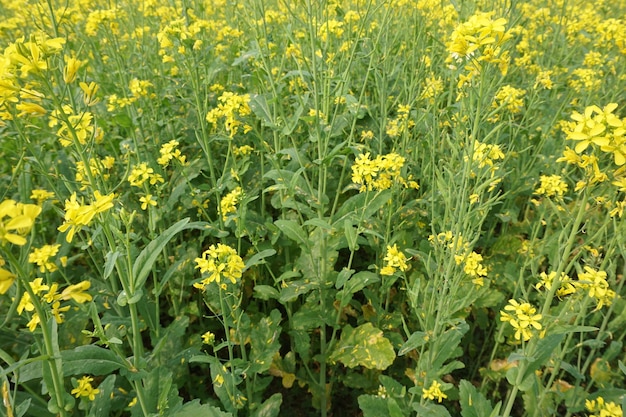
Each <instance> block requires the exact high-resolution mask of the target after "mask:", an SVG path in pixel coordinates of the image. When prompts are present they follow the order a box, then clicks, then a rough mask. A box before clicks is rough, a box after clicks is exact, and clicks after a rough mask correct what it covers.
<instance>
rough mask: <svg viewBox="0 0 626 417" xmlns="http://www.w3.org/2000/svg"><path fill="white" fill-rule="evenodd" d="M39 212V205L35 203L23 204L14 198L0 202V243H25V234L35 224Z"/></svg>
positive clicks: (21, 244) (19, 244)
mask: <svg viewBox="0 0 626 417" xmlns="http://www.w3.org/2000/svg"><path fill="white" fill-rule="evenodd" d="M39 213H41V207H40V206H37V205H35V204H23V203H18V202H16V201H15V200H4V201H3V202H2V203H0V245H5V244H6V243H12V244H14V245H18V246H23V245H25V244H26V238H25V236H26V235H27V234H28V233H29V232H30V229H31V228H32V227H33V225H34V224H35V218H37V216H39Z"/></svg>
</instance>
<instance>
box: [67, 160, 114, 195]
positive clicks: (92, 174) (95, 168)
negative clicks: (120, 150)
mask: <svg viewBox="0 0 626 417" xmlns="http://www.w3.org/2000/svg"><path fill="white" fill-rule="evenodd" d="M114 164H115V158H113V157H112V156H106V157H104V158H102V159H96V158H89V172H87V169H86V168H85V164H84V163H83V161H76V182H78V183H80V184H81V187H80V190H81V191H83V190H86V189H87V187H89V186H90V185H91V180H90V178H101V179H103V180H105V181H106V180H108V179H109V177H110V176H111V174H109V172H108V171H109V170H111V168H113V165H114ZM105 170H106V171H105Z"/></svg>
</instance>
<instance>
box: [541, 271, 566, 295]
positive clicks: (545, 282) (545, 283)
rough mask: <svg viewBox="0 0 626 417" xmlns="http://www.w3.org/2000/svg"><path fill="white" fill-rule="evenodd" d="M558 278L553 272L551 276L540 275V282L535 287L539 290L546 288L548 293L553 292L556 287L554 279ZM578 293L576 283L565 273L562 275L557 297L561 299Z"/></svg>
mask: <svg viewBox="0 0 626 417" xmlns="http://www.w3.org/2000/svg"><path fill="white" fill-rule="evenodd" d="M555 278H556V272H554V271H552V272H550V273H549V274H546V273H545V272H541V273H540V274H539V282H538V283H537V284H536V285H535V288H536V289H537V290H540V289H542V288H545V289H546V291H551V290H552V286H553V285H554V279H555ZM575 292H576V286H575V282H574V281H572V279H571V278H570V277H569V276H568V275H567V274H565V273H563V272H562V273H561V279H559V288H558V289H557V290H556V295H557V297H559V298H562V297H565V296H567V295H570V294H574V293H575Z"/></svg>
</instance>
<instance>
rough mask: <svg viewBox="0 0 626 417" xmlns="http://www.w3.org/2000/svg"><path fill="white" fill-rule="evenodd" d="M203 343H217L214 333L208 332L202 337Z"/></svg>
mask: <svg viewBox="0 0 626 417" xmlns="http://www.w3.org/2000/svg"><path fill="white" fill-rule="evenodd" d="M202 343H204V344H205V345H213V343H215V334H214V333H213V332H206V333H204V334H203V335H202Z"/></svg>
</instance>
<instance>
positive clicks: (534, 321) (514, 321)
mask: <svg viewBox="0 0 626 417" xmlns="http://www.w3.org/2000/svg"><path fill="white" fill-rule="evenodd" d="M509 312H510V313H509ZM536 313H537V309H536V308H535V307H533V306H532V305H531V304H530V303H527V302H523V303H520V302H518V301H516V300H509V304H508V305H506V306H505V307H504V311H501V312H500V320H501V321H503V322H508V323H509V324H510V325H511V327H513V329H515V339H516V340H523V341H524V342H526V341H528V340H530V339H531V338H532V337H533V336H534V335H535V334H536V333H535V332H534V331H533V329H534V330H541V328H542V327H541V323H540V320H541V319H542V316H541V314H536Z"/></svg>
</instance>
